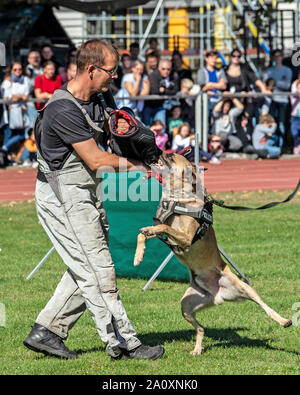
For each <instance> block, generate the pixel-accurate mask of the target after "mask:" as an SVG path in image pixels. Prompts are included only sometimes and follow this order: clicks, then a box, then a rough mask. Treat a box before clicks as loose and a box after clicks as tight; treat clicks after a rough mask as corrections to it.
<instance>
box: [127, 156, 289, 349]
mask: <svg viewBox="0 0 300 395" xmlns="http://www.w3.org/2000/svg"><path fill="white" fill-rule="evenodd" d="M156 170H157V171H160V173H161V174H164V172H163V170H168V171H169V173H170V176H169V180H168V181H169V183H168V184H166V185H165V186H163V189H162V197H161V201H160V204H161V203H162V202H166V201H168V202H169V204H174V202H175V203H176V204H177V203H179V204H180V205H181V206H180V207H179V208H180V209H181V210H182V213H178V210H177V212H171V213H170V212H169V213H168V216H167V218H166V220H165V222H163V223H159V224H157V225H154V226H148V227H144V228H141V229H140V233H139V235H138V237H137V248H136V252H135V257H134V265H135V266H137V265H139V264H140V263H141V262H142V260H143V256H144V252H145V242H146V240H148V239H151V238H154V237H159V238H162V239H163V240H164V241H165V242H167V243H168V244H169V246H170V247H171V248H172V250H173V252H174V253H175V255H176V256H177V258H178V260H179V261H180V262H181V263H183V264H184V265H185V266H186V267H187V268H188V269H189V271H190V277H191V281H190V284H189V287H188V289H187V290H186V292H185V294H184V295H183V297H182V299H181V311H182V315H183V317H184V318H185V319H186V320H187V321H188V322H189V323H190V324H192V325H193V327H194V328H195V330H196V344H195V348H194V349H193V351H191V354H192V355H200V354H201V352H202V341H203V337H204V329H203V328H202V326H201V325H200V324H199V322H198V321H197V320H196V313H197V312H199V311H201V310H203V309H205V308H208V307H212V306H215V305H220V304H222V303H223V302H225V301H241V300H245V299H248V300H252V301H253V302H255V303H257V304H258V305H259V306H260V307H261V308H262V309H263V310H264V311H265V312H266V314H267V315H268V316H269V317H270V318H272V319H273V320H274V321H276V322H278V323H279V324H280V325H281V326H282V327H284V328H286V327H288V326H290V325H291V324H292V321H291V320H288V319H285V318H283V317H281V316H280V315H279V314H278V313H277V312H276V311H274V310H273V309H271V308H270V307H269V306H268V305H266V303H264V302H263V300H262V299H261V298H260V296H259V295H258V293H257V292H256V291H255V290H254V289H253V288H252V287H251V286H250V285H248V284H247V283H245V282H243V281H241V280H240V279H239V278H238V277H237V276H236V275H235V274H234V273H233V272H232V271H231V270H230V268H229V266H228V265H227V264H226V263H225V262H224V261H223V259H222V258H221V255H220V253H219V250H218V246H217V241H216V237H215V233H214V230H213V226H212V225H209V226H207V230H206V232H205V234H204V235H203V237H202V238H198V239H197V240H196V241H195V234H197V230H198V229H199V227H200V224H199V221H198V220H197V219H196V218H195V217H197V216H195V215H194V216H190V215H186V214H185V213H184V207H189V210H190V209H191V208H193V207H194V208H195V210H196V208H197V207H198V208H199V207H205V199H206V198H205V194H203V195H201V194H199V193H197V192H196V189H197V187H199V183H200V179H199V178H200V177H199V175H198V174H197V172H196V170H195V167H194V166H193V165H192V164H191V163H190V162H189V161H188V160H187V159H186V158H184V156H182V155H178V154H173V153H172V154H166V153H163V154H162V155H161V156H160V160H159V165H157V169H156ZM171 170H172V171H171ZM186 174H190V175H191V178H190V180H187V176H186ZM163 178H164V177H163ZM202 190H203V188H202ZM196 211H197V210H196ZM193 241H194V242H193Z"/></svg>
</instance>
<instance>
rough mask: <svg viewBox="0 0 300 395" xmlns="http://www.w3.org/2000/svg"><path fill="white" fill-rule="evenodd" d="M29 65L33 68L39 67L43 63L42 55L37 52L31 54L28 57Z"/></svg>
mask: <svg viewBox="0 0 300 395" xmlns="http://www.w3.org/2000/svg"><path fill="white" fill-rule="evenodd" d="M28 63H29V64H31V65H32V66H33V67H38V66H39V65H40V63H41V55H40V54H39V53H38V52H36V51H34V52H30V54H29V56H28Z"/></svg>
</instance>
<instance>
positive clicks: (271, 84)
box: [261, 78, 276, 115]
mask: <svg viewBox="0 0 300 395" xmlns="http://www.w3.org/2000/svg"><path fill="white" fill-rule="evenodd" d="M265 85H266V88H267V90H268V91H269V92H270V93H272V92H273V91H274V88H275V85H276V81H275V80H274V78H268V79H267V80H266V82H265ZM271 103H272V96H265V97H264V101H263V103H262V107H261V115H263V114H269V112H270V107H271Z"/></svg>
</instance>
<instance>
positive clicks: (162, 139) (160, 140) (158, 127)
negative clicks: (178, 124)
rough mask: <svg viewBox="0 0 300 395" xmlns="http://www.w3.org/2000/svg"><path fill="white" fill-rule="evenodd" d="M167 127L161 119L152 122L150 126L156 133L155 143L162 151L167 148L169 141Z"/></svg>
mask: <svg viewBox="0 0 300 395" xmlns="http://www.w3.org/2000/svg"><path fill="white" fill-rule="evenodd" d="M165 128H166V127H165V125H164V124H163V123H162V122H161V121H160V120H157V121H154V122H152V124H151V126H150V129H151V130H152V132H153V133H154V135H155V143H156V145H157V146H158V148H159V149H161V150H162V151H164V150H165V149H166V143H167V141H168V134H167V133H166V132H165Z"/></svg>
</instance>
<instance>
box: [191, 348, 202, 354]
mask: <svg viewBox="0 0 300 395" xmlns="http://www.w3.org/2000/svg"><path fill="white" fill-rule="evenodd" d="M202 351H203V348H202V347H195V348H194V350H193V351H191V352H190V354H191V355H201V354H202Z"/></svg>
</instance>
